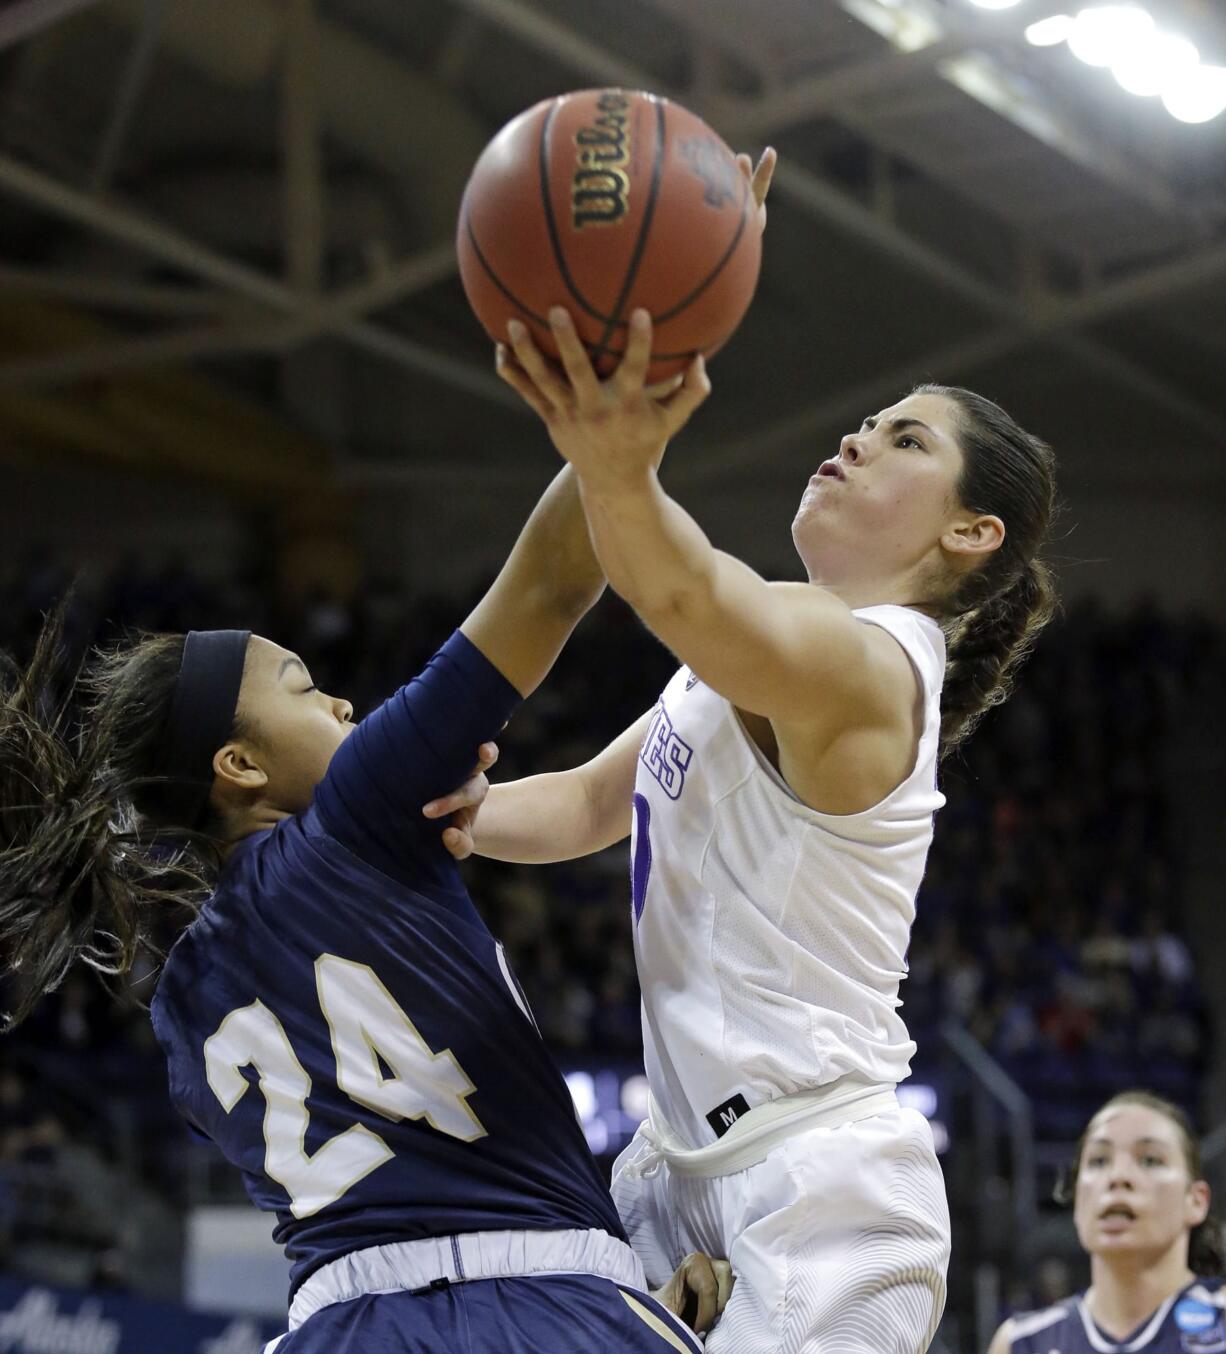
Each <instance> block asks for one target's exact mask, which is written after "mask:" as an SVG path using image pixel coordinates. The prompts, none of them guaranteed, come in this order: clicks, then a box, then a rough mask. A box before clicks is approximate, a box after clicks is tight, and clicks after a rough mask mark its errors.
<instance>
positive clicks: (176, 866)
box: [0, 601, 216, 1029]
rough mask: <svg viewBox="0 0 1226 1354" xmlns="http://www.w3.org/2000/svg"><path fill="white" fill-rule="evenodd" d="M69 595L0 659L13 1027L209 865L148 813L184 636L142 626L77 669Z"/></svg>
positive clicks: (185, 891)
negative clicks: (85, 671) (85, 670)
mask: <svg viewBox="0 0 1226 1354" xmlns="http://www.w3.org/2000/svg"><path fill="white" fill-rule="evenodd" d="M66 611H67V601H64V602H61V604H60V606H59V607H58V608H57V610H56V611H55V612H54V613H53V614H52V615H51V616H50V617H49V618H48V620H47V621H46V623H45V624H44V626H43V629H42V632H41V634H40V636H39V638H38V642H37V645H36V647H35V651H34V655H33V658H32V659H31V661H30V663H29V665H28V666H27V667H26V669H25V670H24V671H22V670H21V669H19V668H18V667H17V666H16V664H14V663H13V662H12V661H11V660H10V659H8V658H7V657H3V656H0V958H2V959H3V963H4V967H5V968H6V969H7V970H8V971H9V972H10V973H11V974H12V975H13V977H14V979H15V983H14V987H15V989H16V990H15V992H14V993H12V994H10V997H9V1004H10V1005H11V1007H12V1009H11V1010H10V1011H9V1012H8V1013H7V1014H6V1015H5V1016H4V1017H3V1020H4V1022H5V1026H6V1027H7V1028H9V1029H11V1028H13V1026H15V1025H17V1024H19V1023H20V1022H21V1021H22V1020H23V1019H25V1017H26V1016H27V1015H28V1014H29V1013H30V1011H31V1010H32V1009H33V1007H34V1006H35V1004H36V1003H37V1002H38V1000H39V998H40V997H42V996H43V994H44V993H47V992H51V991H54V990H55V988H57V987H58V986H59V985H60V983H61V982H62V981H63V980H64V977H65V976H66V974H67V973H68V970H69V969H70V968H71V967H72V965H73V964H74V963H75V962H76V961H78V960H80V961H82V962H83V963H85V964H87V965H89V966H90V967H91V968H93V969H95V970H97V971H98V972H100V973H103V974H108V975H120V974H123V973H126V972H127V971H128V970H129V969H130V968H131V967H132V963H133V961H134V959H135V957H136V953H137V950H138V949H139V947H140V946H141V945H142V944H143V943H145V942H146V941H147V940H148V938H149V937H148V927H147V920H148V918H149V916H150V915H151V909H152V908H154V907H159V908H164V906H165V905H166V904H168V903H175V904H188V905H190V904H191V902H192V901H193V900H194V899H195V898H196V897H198V896H200V895H201V894H202V893H203V892H204V891H206V890H207V888H208V883H209V878H210V876H211V874H212V873H213V870H214V869H215V865H216V857H215V854H212V853H210V850H209V844H208V841H207V839H206V838H204V837H198V838H197V837H196V836H194V835H192V834H186V835H185V834H183V833H181V832H175V833H174V834H173V835H171V834H169V833H168V831H167V829H168V828H169V827H170V825H169V824H166V823H164V822H160V821H159V819H158V815H157V813H156V804H157V798H158V796H157V783H158V781H159V778H158V777H157V776H155V775H153V774H151V770H150V768H151V765H152V749H153V747H154V746H155V744H156V740H157V736H158V734H159V732H160V730H161V728H162V726H163V725H164V724H165V721H166V717H167V713H168V710H169V706H170V698H171V694H172V692H173V687H174V682H175V677H176V674H177V672H178V666H179V661H180V659H181V657H182V652H183V642H184V637H183V636H182V635H160V636H147V637H145V638H144V639H142V640H140V641H138V642H137V643H135V644H133V645H131V646H129V647H127V648H125V649H124V650H122V651H121V652H119V653H117V654H114V655H111V656H109V657H106V658H104V659H102V660H101V661H100V662H99V663H98V664H97V665H96V667H95V668H94V670H93V672H92V673H91V674H90V675H89V676H87V677H84V678H83V677H82V676H81V674H80V672H79V668H78V667H77V666H76V665H74V664H71V663H70V662H69V661H68V660H67V658H66V655H65V651H64V644H63V629H64V619H65V614H66Z"/></svg>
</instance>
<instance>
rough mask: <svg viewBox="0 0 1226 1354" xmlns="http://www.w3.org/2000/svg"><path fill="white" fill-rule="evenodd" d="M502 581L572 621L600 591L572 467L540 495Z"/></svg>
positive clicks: (601, 574) (597, 567)
mask: <svg viewBox="0 0 1226 1354" xmlns="http://www.w3.org/2000/svg"><path fill="white" fill-rule="evenodd" d="M504 580H505V583H506V587H507V590H508V591H509V590H510V589H512V588H514V589H517V590H519V591H521V592H522V593H524V594H529V595H531V596H533V597H535V598H536V599H537V600H538V602H539V605H540V606H542V607H544V608H549V609H552V610H556V611H558V612H559V613H561V614H564V615H569V616H573V617H574V618H575V619H578V618H579V617H581V616H583V615H584V614H585V613H586V612H587V611H588V610H590V608H591V607H592V606H593V605H594V604H595V602H596V600H597V598H599V596H600V594H601V593H602V592H603V591H604V585H605V576H604V571H603V570H602V569H601V566H600V563H599V561H598V560H597V558H596V554H595V552H594V551H593V549H592V542H591V537H590V535H589V533H588V528H587V521H586V519H585V517H584V514H583V504H582V502H581V500H580V494H579V481H578V477H577V475H576V474H575V472H574V470H573V468H572V467H570V466H564V467H563V468H562V470H561V471H560V472H559V473H558V474H557V475H556V476H555V477H554V479H553V482H552V483H551V484H550V485H549V488H548V489H546V490H545V492H544V494H542V495H541V498H540V501H539V502H538V503H537V505H536V507H535V508H534V509H533V510H532V514H531V516H530V517H529V518H528V520H527V522H526V523H525V524H524V528H523V530H522V531H521V532H520V534H519V538H518V540H517V541H516V542H515V546H514V548H513V549H512V551H511V554H510V556H509V557H508V558H507V562H506V564H505V565H504V566H503V568H502V571H501V573H500V574H499V583H502V582H503V581H504Z"/></svg>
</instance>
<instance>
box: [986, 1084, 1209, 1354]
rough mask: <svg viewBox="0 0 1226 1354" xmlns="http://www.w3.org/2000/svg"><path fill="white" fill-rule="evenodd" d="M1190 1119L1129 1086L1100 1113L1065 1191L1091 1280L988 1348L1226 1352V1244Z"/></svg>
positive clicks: (1081, 1353) (1011, 1353) (1042, 1352)
mask: <svg viewBox="0 0 1226 1354" xmlns="http://www.w3.org/2000/svg"><path fill="white" fill-rule="evenodd" d="M1200 1173H1201V1163H1200V1149H1199V1147H1198V1146H1197V1142H1196V1137H1195V1135H1194V1134H1193V1132H1192V1127H1191V1125H1190V1124H1189V1122H1188V1119H1187V1116H1186V1115H1185V1114H1184V1113H1183V1111H1182V1110H1181V1109H1179V1108H1178V1107H1177V1106H1176V1105H1172V1104H1171V1103H1170V1102H1169V1101H1167V1100H1162V1099H1160V1098H1159V1097H1158V1096H1155V1095H1150V1094H1149V1093H1148V1092H1147V1091H1125V1092H1124V1093H1123V1094H1121V1095H1117V1096H1115V1097H1114V1098H1113V1099H1111V1100H1109V1101H1108V1102H1107V1103H1106V1104H1105V1105H1104V1106H1103V1107H1102V1109H1100V1110H1099V1111H1098V1113H1097V1114H1096V1115H1095V1116H1094V1117H1093V1119H1091V1120H1090V1124H1089V1127H1088V1128H1087V1129H1086V1131H1085V1133H1084V1134H1083V1135H1082V1138H1081V1142H1080V1143H1079V1144H1078V1149H1077V1157H1076V1160H1075V1162H1074V1164H1073V1169H1072V1171H1071V1172H1070V1179H1069V1181H1068V1184H1067V1187H1066V1188H1065V1189H1064V1190H1063V1191H1062V1194H1061V1197H1062V1199H1064V1201H1065V1202H1069V1201H1071V1202H1072V1204H1073V1218H1074V1221H1075V1223H1076V1226H1077V1236H1078V1238H1079V1239H1080V1241H1081V1244H1082V1246H1084V1247H1085V1249H1086V1251H1087V1252H1088V1253H1089V1256H1090V1287H1089V1288H1087V1289H1086V1291H1085V1292H1084V1293H1079V1294H1077V1295H1076V1296H1075V1297H1071V1298H1069V1299H1067V1300H1066V1301H1064V1302H1061V1303H1057V1304H1056V1305H1055V1306H1054V1307H1048V1308H1046V1309H1045V1310H1043V1311H1038V1312H1022V1313H1019V1314H1018V1315H1017V1316H1013V1317H1011V1318H1010V1319H1009V1320H1008V1321H1006V1322H1005V1323H1004V1325H1003V1326H1001V1328H1000V1329H999V1330H998V1331H997V1332H996V1335H995V1337H994V1338H993V1340H992V1343H991V1345H990V1346H989V1350H988V1354H1223V1351H1226V1280H1224V1279H1223V1275H1224V1274H1226V1247H1224V1245H1223V1234H1222V1228H1221V1225H1220V1224H1219V1222H1218V1221H1217V1219H1216V1218H1214V1217H1213V1216H1212V1215H1211V1214H1210V1212H1209V1186H1208V1184H1207V1183H1206V1182H1205V1181H1204V1180H1202V1179H1201V1178H1200Z"/></svg>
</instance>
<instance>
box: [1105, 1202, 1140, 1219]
mask: <svg viewBox="0 0 1226 1354" xmlns="http://www.w3.org/2000/svg"><path fill="white" fill-rule="evenodd" d="M1111 1218H1121V1219H1123V1220H1124V1221H1125V1222H1136V1220H1137V1215H1136V1214H1135V1213H1134V1212H1133V1211H1132V1209H1131V1208H1129V1207H1128V1205H1127V1204H1112V1205H1111V1207H1110V1208H1104V1209H1103V1211H1102V1212H1101V1213H1100V1214H1099V1215H1098V1220H1099V1222H1106V1221H1108V1220H1109V1219H1111Z"/></svg>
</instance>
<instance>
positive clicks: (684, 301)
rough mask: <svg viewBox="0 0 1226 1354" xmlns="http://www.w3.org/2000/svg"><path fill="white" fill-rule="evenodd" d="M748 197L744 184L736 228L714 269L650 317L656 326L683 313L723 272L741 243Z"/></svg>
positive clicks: (747, 189)
mask: <svg viewBox="0 0 1226 1354" xmlns="http://www.w3.org/2000/svg"><path fill="white" fill-rule="evenodd" d="M748 196H749V185H748V184H745V185H744V186H743V188H742V196H741V219H740V221H739V222H738V223H737V228H736V231H735V232H734V234H733V236H732V241H731V243H730V244H729V245H728V248H727V249H725V250H724V254H723V257H722V258H721V259H720V260H719V262H718V263H717V264H716V265H715V267H714V268H712V269H711V271H710V272H709V273H708V274H707V275H706V277H704V278H703V280H702V281H701V282H700V283H699V284H698V285H697V286H696V287H695V288H694V290H693V291H691V292H690V293H689V295H688V296H683V297H682V298H681V300H680V301H678V302H677V304H676V305H675V306H671V307H670V308H669V309H668V310H666V311H664V312H663V314H660V315H655V316H653V317H652V318H653V319H654V320H655V322H656V323H657V324H665V323H666V322H667V321H669V320H671V319H672V317H673V316H674V315H677V314H679V313H680V312H681V311H683V310H684V309H685V308H686V306H688V305H690V304H691V303H692V302H694V301H696V300H697V299H698V297H699V296H701V295H702V293H703V292H704V291H706V289H707V288H708V287H709V286H710V285H711V283H712V282H714V281H715V279H716V278H717V277H718V276H719V275H720V273H722V272H723V270H724V265H725V264H726V263H727V262H728V260H729V259H730V258H731V257H732V256H733V254H735V253H736V247H737V245H739V244H740V242H741V236H742V235H744V234H745V222H746V220H747V218H748V216H749V213H748V212H747V211H746V210H745V207H746V198H747V197H748Z"/></svg>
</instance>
